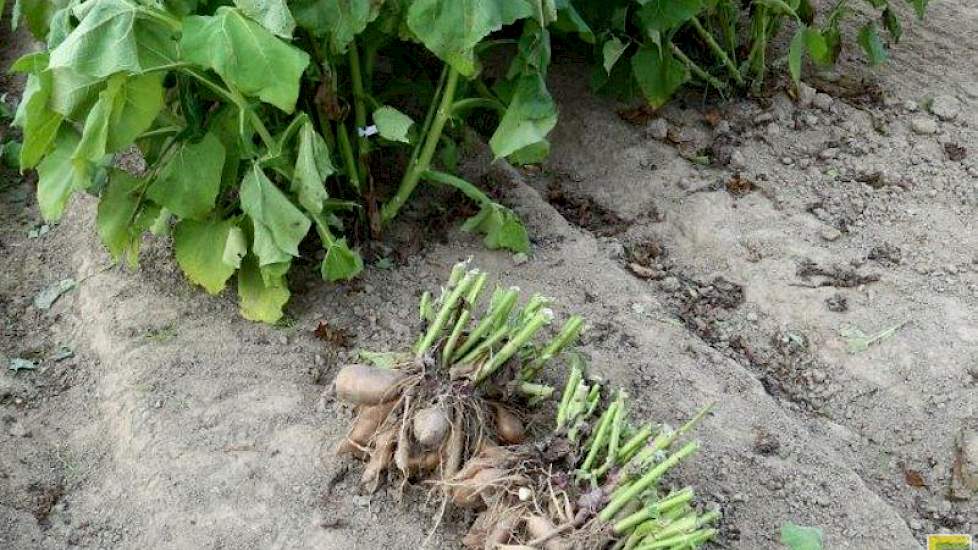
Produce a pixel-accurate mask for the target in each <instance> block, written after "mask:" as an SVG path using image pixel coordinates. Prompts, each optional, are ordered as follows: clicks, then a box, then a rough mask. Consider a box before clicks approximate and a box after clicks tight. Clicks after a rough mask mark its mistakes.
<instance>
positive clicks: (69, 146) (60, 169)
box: [37, 128, 81, 222]
mask: <svg viewBox="0 0 978 550" xmlns="http://www.w3.org/2000/svg"><path fill="white" fill-rule="evenodd" d="M77 146H78V134H76V133H75V132H74V131H73V130H71V129H67V128H66V129H65V130H63V131H62V132H61V133H60V135H58V138H57V140H55V142H54V149H53V150H52V151H51V152H50V153H49V154H48V155H47V156H46V157H44V160H42V161H41V163H40V164H39V165H38V166H37V204H38V206H39V207H40V209H41V215H42V216H43V217H44V219H45V220H46V221H49V222H55V221H58V220H59V219H61V214H63V213H64V210H65V205H66V204H67V203H68V199H70V198H71V195H72V193H74V192H75V191H76V190H77V189H79V188H80V187H81V186H80V185H79V181H78V180H77V178H76V177H75V171H74V169H73V168H72V163H71V155H72V153H74V152H75V148H76V147H77Z"/></svg>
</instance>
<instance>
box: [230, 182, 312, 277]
mask: <svg viewBox="0 0 978 550" xmlns="http://www.w3.org/2000/svg"><path fill="white" fill-rule="evenodd" d="M241 210H243V211H244V213H245V214H247V215H248V217H249V218H250V219H251V222H252V224H253V226H254V243H253V244H252V250H253V251H254V253H255V254H256V255H257V256H258V261H259V265H260V266H266V265H269V264H276V263H282V262H287V261H289V260H291V259H292V257H298V256H299V243H300V242H301V241H302V239H303V238H304V237H305V236H306V233H308V232H309V227H310V225H311V224H312V222H310V221H309V218H307V217H306V216H305V215H304V214H303V213H302V211H300V210H299V209H298V208H296V206H295V205H294V204H292V201H290V200H289V198H288V197H286V196H285V193H282V191H281V190H279V188H278V187H276V186H275V184H274V183H272V181H271V180H269V179H268V177H267V176H265V173H264V172H262V170H261V168H259V167H258V165H257V164H256V165H253V166H252V168H251V170H249V171H248V173H247V174H245V177H244V180H243V181H242V182H241Z"/></svg>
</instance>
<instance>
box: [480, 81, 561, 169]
mask: <svg viewBox="0 0 978 550" xmlns="http://www.w3.org/2000/svg"><path fill="white" fill-rule="evenodd" d="M556 125H557V107H556V106H555V105H554V102H553V99H552V98H551V97H550V92H548V91H547V85H546V82H544V80H543V77H542V76H540V75H539V74H529V75H525V76H523V77H521V78H520V79H519V82H518V83H517V85H516V91H515V92H514V94H513V99H512V101H510V104H509V107H508V108H507V109H506V113H505V114H504V115H503V118H502V120H500V121H499V126H497V127H496V131H495V132H494V133H493V134H492V137H491V138H490V139H489V146H490V147H491V148H492V152H493V154H495V155H496V158H502V157H506V156H509V155H510V154H512V153H514V152H516V151H518V150H520V149H522V148H524V147H527V146H529V145H533V144H534V143H538V142H540V141H543V140H544V139H546V137H547V134H548V133H549V132H550V130H553V128H554V126H556Z"/></svg>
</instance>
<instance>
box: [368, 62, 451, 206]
mask: <svg viewBox="0 0 978 550" xmlns="http://www.w3.org/2000/svg"><path fill="white" fill-rule="evenodd" d="M458 77H459V74H458V71H456V70H455V69H452V68H451V67H449V68H448V76H447V78H446V79H445V89H444V91H443V92H442V96H441V99H440V101H439V102H438V110H437V111H435V116H434V118H433V119H432V121H431V127H430V128H429V129H428V132H427V134H426V135H425V142H424V146H423V147H422V148H421V152H420V153H419V155H418V158H416V159H414V161H413V162H412V163H411V164H410V165H409V166H408V169H407V171H406V172H405V173H404V178H403V179H402V180H401V184H400V186H399V187H398V189H397V194H395V195H394V196H393V197H391V199H390V200H389V201H387V203H386V204H384V206H383V208H382V209H381V220H382V221H384V222H389V221H390V220H392V219H394V216H396V215H397V213H398V211H400V209H401V207H402V206H404V203H406V202H407V200H408V198H409V197H410V196H411V193H413V192H414V188H415V187H417V186H418V182H419V181H420V179H421V175H422V174H424V173H425V172H426V171H427V170H428V168H429V166H430V165H431V159H432V158H433V157H434V156H435V149H437V147H438V141H439V140H440V139H441V133H442V130H444V129H445V124H446V123H447V122H448V119H449V117H450V116H451V114H452V103H453V102H454V99H455V88H456V87H457V85H458Z"/></svg>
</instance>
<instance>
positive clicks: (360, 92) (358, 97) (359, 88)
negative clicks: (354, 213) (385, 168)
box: [347, 40, 370, 182]
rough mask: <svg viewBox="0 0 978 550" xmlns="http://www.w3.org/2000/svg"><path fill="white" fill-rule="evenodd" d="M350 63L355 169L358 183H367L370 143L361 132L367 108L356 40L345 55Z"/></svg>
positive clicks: (364, 123)
mask: <svg viewBox="0 0 978 550" xmlns="http://www.w3.org/2000/svg"><path fill="white" fill-rule="evenodd" d="M347 57H348V58H349V61H350V81H351V82H352V84H353V123H354V124H355V125H356V130H357V155H356V159H357V168H358V170H359V175H360V181H361V182H368V181H369V178H368V177H367V155H368V154H369V153H370V142H369V141H368V140H367V136H365V135H364V133H363V131H364V130H365V129H366V127H367V107H366V105H365V104H364V102H365V101H366V98H367V94H366V92H364V89H363V73H362V72H361V70H360V50H359V49H357V43H356V40H354V41H352V42H350V48H349V51H348V53H347Z"/></svg>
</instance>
